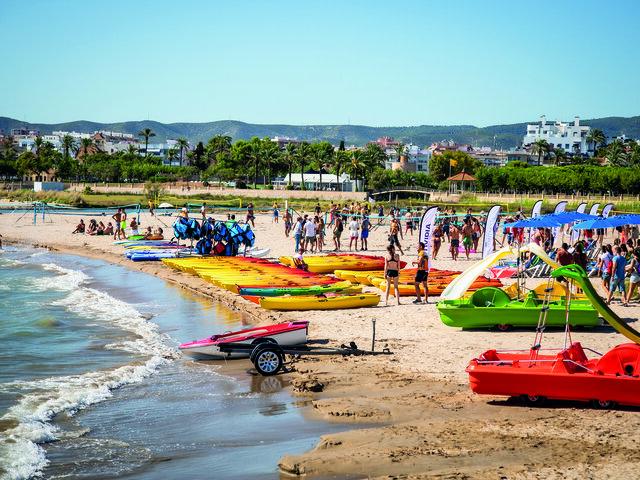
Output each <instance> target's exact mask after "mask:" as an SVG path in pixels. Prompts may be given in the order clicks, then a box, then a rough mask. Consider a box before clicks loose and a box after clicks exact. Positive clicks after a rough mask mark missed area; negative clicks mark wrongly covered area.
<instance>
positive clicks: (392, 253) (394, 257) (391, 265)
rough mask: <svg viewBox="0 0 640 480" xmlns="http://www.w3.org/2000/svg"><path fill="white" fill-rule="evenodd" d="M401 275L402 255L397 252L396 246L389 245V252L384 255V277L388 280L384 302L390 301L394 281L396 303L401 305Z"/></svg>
mask: <svg viewBox="0 0 640 480" xmlns="http://www.w3.org/2000/svg"><path fill="white" fill-rule="evenodd" d="M399 276H400V255H398V254H397V253H396V247H395V246H393V245H388V246H387V254H386V255H385V257H384V278H385V280H386V281H387V290H386V292H385V298H384V304H385V305H387V304H388V303H389V291H390V290H391V284H392V283H393V293H394V295H395V297H396V303H397V304H398V305H400V289H399V286H398V283H399Z"/></svg>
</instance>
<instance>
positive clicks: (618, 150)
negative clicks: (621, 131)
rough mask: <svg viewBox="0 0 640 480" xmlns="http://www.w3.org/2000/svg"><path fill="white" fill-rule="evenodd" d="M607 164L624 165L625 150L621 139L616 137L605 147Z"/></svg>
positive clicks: (625, 161) (625, 158) (625, 162)
mask: <svg viewBox="0 0 640 480" xmlns="http://www.w3.org/2000/svg"><path fill="white" fill-rule="evenodd" d="M605 159H606V162H607V165H612V166H614V167H626V166H627V165H628V164H627V159H628V156H627V150H626V148H625V147H624V144H623V143H622V140H620V139H616V140H614V141H613V142H611V144H610V145H609V146H608V147H607V155H606V156H605Z"/></svg>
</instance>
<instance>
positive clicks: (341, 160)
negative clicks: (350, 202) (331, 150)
mask: <svg viewBox="0 0 640 480" xmlns="http://www.w3.org/2000/svg"><path fill="white" fill-rule="evenodd" d="M350 158H351V156H350V155H349V152H347V151H345V150H338V151H337V152H336V154H335V156H334V158H333V166H334V167H335V169H336V180H337V181H338V182H340V170H342V169H343V168H346V167H347V165H349V160H350ZM340 190H341V191H342V183H340Z"/></svg>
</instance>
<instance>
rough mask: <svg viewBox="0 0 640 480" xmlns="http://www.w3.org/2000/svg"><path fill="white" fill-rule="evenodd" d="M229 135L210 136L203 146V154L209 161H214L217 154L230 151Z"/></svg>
mask: <svg viewBox="0 0 640 480" xmlns="http://www.w3.org/2000/svg"><path fill="white" fill-rule="evenodd" d="M231 145H232V143H231V137H229V136H227V135H220V134H218V135H216V136H214V137H211V138H210V139H209V141H208V142H207V145H206V146H205V149H204V150H205V154H206V155H207V158H208V159H209V163H215V162H216V158H217V156H218V154H220V153H223V152H227V153H228V152H230V151H231Z"/></svg>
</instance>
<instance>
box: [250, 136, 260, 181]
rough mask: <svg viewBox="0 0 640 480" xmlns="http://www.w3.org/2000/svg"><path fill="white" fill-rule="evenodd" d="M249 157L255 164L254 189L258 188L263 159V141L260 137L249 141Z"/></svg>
mask: <svg viewBox="0 0 640 480" xmlns="http://www.w3.org/2000/svg"><path fill="white" fill-rule="evenodd" d="M248 156H249V159H250V160H251V162H252V163H253V188H254V189H256V188H258V168H259V167H260V160H261V159H262V141H261V140H260V139H259V138H258V137H253V138H252V139H251V140H250V141H249V150H248Z"/></svg>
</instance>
